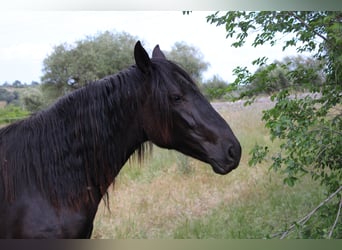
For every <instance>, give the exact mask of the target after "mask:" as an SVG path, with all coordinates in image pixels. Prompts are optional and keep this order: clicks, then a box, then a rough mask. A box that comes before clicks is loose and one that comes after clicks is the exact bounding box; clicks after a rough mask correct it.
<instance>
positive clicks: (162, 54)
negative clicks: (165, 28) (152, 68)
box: [152, 45, 166, 59]
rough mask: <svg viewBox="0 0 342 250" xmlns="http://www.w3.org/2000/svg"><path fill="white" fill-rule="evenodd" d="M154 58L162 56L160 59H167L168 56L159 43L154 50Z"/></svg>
mask: <svg viewBox="0 0 342 250" xmlns="http://www.w3.org/2000/svg"><path fill="white" fill-rule="evenodd" d="M152 58H160V59H166V56H165V55H164V53H163V52H162V51H161V50H160V48H159V45H157V46H156V47H154V49H153V52H152Z"/></svg>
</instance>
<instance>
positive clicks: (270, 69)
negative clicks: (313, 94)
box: [243, 55, 324, 97]
mask: <svg viewBox="0 0 342 250" xmlns="http://www.w3.org/2000/svg"><path fill="white" fill-rule="evenodd" d="M321 67H322V66H321V62H320V61H317V60H314V59H313V58H311V57H304V56H300V55H299V56H295V57H294V56H291V57H285V58H284V59H283V60H281V61H278V60H276V61H274V62H273V63H272V64H269V65H263V66H261V67H260V68H259V69H257V71H256V72H255V73H254V74H253V79H252V82H250V83H249V84H248V85H247V86H245V91H244V92H243V94H244V95H245V96H249V97H252V96H254V95H255V94H256V93H257V94H262V93H264V94H269V95H270V94H272V93H274V92H276V91H279V90H284V89H291V90H292V91H295V90H297V91H308V90H310V87H312V86H316V87H319V86H321V85H322V83H323V81H324V74H323V72H322V69H321Z"/></svg>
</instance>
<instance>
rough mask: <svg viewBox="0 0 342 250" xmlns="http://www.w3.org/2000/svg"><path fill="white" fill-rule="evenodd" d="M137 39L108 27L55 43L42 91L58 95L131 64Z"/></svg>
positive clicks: (44, 65) (46, 64)
mask: <svg viewBox="0 0 342 250" xmlns="http://www.w3.org/2000/svg"><path fill="white" fill-rule="evenodd" d="M136 40H137V38H136V37H133V36H131V35H129V34H128V33H125V32H123V33H111V32H109V31H106V32H104V33H99V34H97V35H95V36H87V37H86V38H85V39H84V40H79V41H76V42H75V43H74V44H67V43H63V44H60V45H58V46H56V47H55V48H54V51H53V52H52V53H51V54H50V55H49V56H48V57H47V58H46V59H45V60H44V62H43V76H42V78H41V81H42V84H43V91H44V92H45V94H46V95H49V96H50V98H51V99H55V98H56V97H58V96H60V95H63V94H65V93H66V92H68V91H70V90H72V89H75V88H79V87H81V86H84V85H85V84H87V83H88V82H91V81H94V80H97V79H100V78H102V77H104V76H106V75H111V74H114V73H116V72H118V71H120V70H122V69H124V68H126V67H128V66H130V65H132V64H133V63H134V58H133V48H134V44H135V42H136Z"/></svg>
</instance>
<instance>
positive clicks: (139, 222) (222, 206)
mask: <svg viewBox="0 0 342 250" xmlns="http://www.w3.org/2000/svg"><path fill="white" fill-rule="evenodd" d="M271 105H272V104H271V103H270V102H269V101H267V99H266V98H265V99H260V100H259V101H257V102H256V103H254V104H253V105H252V106H247V107H244V106H243V104H242V103H241V102H237V103H233V104H230V103H216V104H214V106H215V108H216V109H217V110H218V111H219V112H220V113H221V114H222V116H223V117H224V118H225V119H226V120H227V121H228V123H229V124H230V126H231V127H232V129H233V131H234V132H235V134H236V135H237V137H238V138H239V140H240V142H241V144H242V148H243V156H242V160H241V164H240V166H239V167H238V168H237V169H236V170H234V171H233V172H232V173H230V174H228V175H226V176H220V175H216V174H215V173H214V172H213V171H212V169H211V167H210V166H208V165H206V164H204V163H201V162H199V161H196V160H194V159H191V158H188V157H186V156H183V155H181V154H179V153H177V152H174V151H169V150H162V149H159V148H157V147H154V149H153V154H152V155H151V156H149V157H147V158H146V159H145V161H144V163H143V164H141V165H139V164H138V163H137V162H136V161H135V160H134V159H132V160H131V162H130V163H128V164H127V166H125V167H124V168H123V170H122V171H121V173H120V174H119V176H118V177H117V178H116V181H115V187H114V188H112V189H110V191H109V196H110V199H109V203H110V204H109V207H110V211H109V210H108V209H107V208H106V206H105V205H104V204H103V203H102V204H100V207H99V211H98V214H97V216H96V219H95V222H94V231H93V238H116V239H133V238H135V239H136V238H149V239H155V238H161V239H165V238H169V239H170V238H205V239H208V238H214V239H223V238H266V237H268V236H271V235H272V234H273V233H276V232H278V231H281V230H283V229H285V228H286V227H287V226H289V225H291V224H292V223H293V222H294V221H296V220H298V219H299V218H301V217H302V216H304V215H305V214H306V213H307V212H309V211H310V210H311V209H313V208H314V207H315V206H316V205H317V204H318V203H319V202H320V201H321V200H322V199H323V191H324V190H320V189H318V188H317V187H318V185H317V184H316V183H314V182H313V181H312V180H311V179H304V180H303V181H302V182H301V183H300V184H298V185H296V186H295V187H293V188H290V187H287V186H285V185H283V182H282V176H281V175H280V174H277V173H274V172H269V171H268V166H267V164H264V165H259V166H257V167H253V168H252V167H249V166H248V159H249V155H248V153H249V151H250V150H251V148H252V147H253V146H254V145H255V143H257V142H258V143H267V144H269V145H270V147H271V148H272V147H273V148H274V151H275V150H276V148H277V146H276V145H273V146H272V144H271V142H270V141H269V138H268V135H267V131H266V130H265V128H264V127H263V123H262V122H261V116H262V110H264V109H267V108H269V107H271ZM291 237H294V238H296V237H298V235H296V234H295V233H294V234H292V235H291Z"/></svg>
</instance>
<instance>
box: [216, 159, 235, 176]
mask: <svg viewBox="0 0 342 250" xmlns="http://www.w3.org/2000/svg"><path fill="white" fill-rule="evenodd" d="M210 165H211V167H212V169H213V171H214V172H215V173H216V174H220V175H226V174H228V173H230V172H231V171H232V170H234V169H235V168H237V166H238V164H233V163H231V164H220V163H217V162H215V161H213V162H211V163H210Z"/></svg>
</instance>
